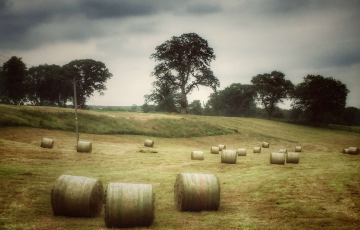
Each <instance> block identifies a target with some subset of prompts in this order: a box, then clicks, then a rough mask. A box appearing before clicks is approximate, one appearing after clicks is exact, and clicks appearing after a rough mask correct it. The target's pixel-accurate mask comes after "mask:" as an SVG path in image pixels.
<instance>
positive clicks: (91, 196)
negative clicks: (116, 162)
mask: <svg viewBox="0 0 360 230" xmlns="http://www.w3.org/2000/svg"><path fill="white" fill-rule="evenodd" d="M103 196H104V188H103V184H102V182H101V181H100V180H96V179H92V178H87V177H81V176H70V175H61V176H60V177H59V178H58V179H57V180H56V181H55V184H54V186H53V188H52V190H51V206H52V210H53V213H54V215H55V216H72V217H95V216H99V215H100V213H101V210H102V206H103V202H102V199H103Z"/></svg>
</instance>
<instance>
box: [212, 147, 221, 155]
mask: <svg viewBox="0 0 360 230" xmlns="http://www.w3.org/2000/svg"><path fill="white" fill-rule="evenodd" d="M219 152H220V148H219V147H211V154H219Z"/></svg>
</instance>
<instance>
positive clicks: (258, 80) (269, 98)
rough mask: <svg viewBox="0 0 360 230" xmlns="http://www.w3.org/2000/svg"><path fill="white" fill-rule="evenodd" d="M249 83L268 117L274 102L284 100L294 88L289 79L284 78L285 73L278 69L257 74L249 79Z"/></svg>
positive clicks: (274, 105) (270, 115)
mask: <svg viewBox="0 0 360 230" xmlns="http://www.w3.org/2000/svg"><path fill="white" fill-rule="evenodd" d="M251 83H252V84H253V87H254V90H255V91H256V92H257V94H258V100H259V101H260V103H261V104H262V105H263V106H264V108H265V110H266V112H267V113H268V115H269V117H272V115H273V112H274V111H275V107H276V104H277V103H279V102H284V99H286V98H288V97H289V95H290V93H291V92H292V90H293V89H294V85H293V84H292V83H291V81H289V80H285V75H284V74H283V73H282V72H279V71H272V72H271V73H270V74H269V73H264V74H258V75H256V76H254V77H253V78H252V79H251Z"/></svg>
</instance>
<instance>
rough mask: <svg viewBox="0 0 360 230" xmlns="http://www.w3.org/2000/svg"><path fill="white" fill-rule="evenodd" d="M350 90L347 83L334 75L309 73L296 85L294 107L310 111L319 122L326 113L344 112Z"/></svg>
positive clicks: (314, 119) (315, 120)
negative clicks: (325, 75) (336, 78)
mask: <svg viewBox="0 0 360 230" xmlns="http://www.w3.org/2000/svg"><path fill="white" fill-rule="evenodd" d="M349 92H350V91H349V90H348V89H347V88H346V85H345V84H343V83H342V82H341V81H339V80H335V79H334V78H332V77H328V78H325V77H323V76H321V75H307V76H306V77H304V81H303V82H301V83H299V84H297V85H296V86H295V90H294V92H293V100H294V101H293V104H292V107H293V108H300V109H302V110H303V111H305V110H306V111H308V112H310V113H311V117H312V121H314V122H316V123H317V122H319V118H320V117H321V116H322V115H324V114H325V113H332V114H336V113H338V114H337V115H339V114H340V113H342V111H343V109H344V108H345V103H346V97H347V94H348V93H349Z"/></svg>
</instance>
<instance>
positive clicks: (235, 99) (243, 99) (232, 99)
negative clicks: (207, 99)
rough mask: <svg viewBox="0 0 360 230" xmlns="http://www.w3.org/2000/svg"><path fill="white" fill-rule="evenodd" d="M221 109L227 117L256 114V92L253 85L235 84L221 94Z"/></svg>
mask: <svg viewBox="0 0 360 230" xmlns="http://www.w3.org/2000/svg"><path fill="white" fill-rule="evenodd" d="M219 96H220V101H221V102H220V108H221V111H222V114H223V115H225V116H246V117H248V116H251V115H253V114H254V113H255V108H256V103H255V98H256V92H255V91H254V89H253V87H252V85H242V84H240V83H234V84H231V85H230V86H228V87H226V88H225V89H224V90H222V91H220V92H219Z"/></svg>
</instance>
